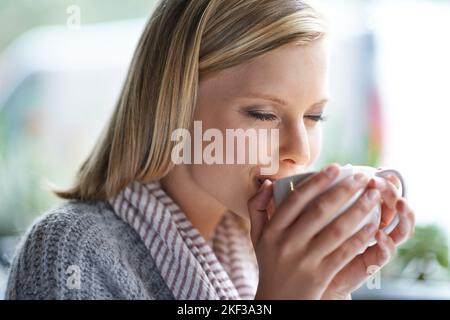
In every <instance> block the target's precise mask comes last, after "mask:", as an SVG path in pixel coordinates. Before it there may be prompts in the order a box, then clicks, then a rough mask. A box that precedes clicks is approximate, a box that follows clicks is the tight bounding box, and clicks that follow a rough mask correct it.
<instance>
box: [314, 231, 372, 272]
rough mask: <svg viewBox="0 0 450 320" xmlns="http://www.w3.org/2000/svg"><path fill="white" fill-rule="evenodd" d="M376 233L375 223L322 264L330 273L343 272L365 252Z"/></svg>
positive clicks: (348, 241)
mask: <svg viewBox="0 0 450 320" xmlns="http://www.w3.org/2000/svg"><path fill="white" fill-rule="evenodd" d="M376 231H377V226H376V225H374V224H373V223H370V224H368V225H366V226H364V228H362V229H361V230H360V231H358V232H357V233H356V234H355V235H354V236H352V237H351V238H350V239H348V240H347V241H346V242H345V243H344V244H342V245H341V246H340V247H339V248H338V249H337V250H335V251H334V252H332V253H331V254H329V255H328V256H327V257H326V258H325V259H324V260H323V262H322V264H323V266H324V268H326V270H327V271H328V272H330V273H332V272H338V271H339V270H341V269H342V268H343V267H344V266H346V265H347V264H348V263H350V261H352V260H353V259H354V258H355V256H357V255H358V254H360V253H361V252H363V251H365V249H366V248H367V246H368V245H369V243H370V241H371V240H372V239H373V236H374V235H375V233H376Z"/></svg>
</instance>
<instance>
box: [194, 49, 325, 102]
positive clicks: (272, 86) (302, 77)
mask: <svg viewBox="0 0 450 320" xmlns="http://www.w3.org/2000/svg"><path fill="white" fill-rule="evenodd" d="M327 73H328V48H327V44H326V42H325V41H323V40H320V41H316V42H314V43H312V44H310V45H308V46H296V45H286V46H283V47H280V48H277V49H275V50H272V51H270V52H268V53H266V54H264V55H262V56H258V57H256V58H254V59H252V60H250V61H248V62H246V63H243V64H241V65H238V66H234V67H231V68H228V69H225V70H223V71H221V72H219V73H217V74H215V75H213V76H211V77H209V78H207V79H205V80H203V81H201V82H200V93H205V94H207V93H208V92H207V91H210V92H209V93H212V92H214V94H215V95H216V97H217V95H224V96H228V97H230V96H239V95H246V94H247V93H250V92H267V93H275V94H278V95H282V96H283V97H284V98H286V97H290V98H292V99H296V98H299V99H305V98H306V97H305V96H314V97H315V98H316V97H317V96H323V95H326V91H327Z"/></svg>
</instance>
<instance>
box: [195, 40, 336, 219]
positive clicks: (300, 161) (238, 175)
mask: <svg viewBox="0 0 450 320" xmlns="http://www.w3.org/2000/svg"><path fill="white" fill-rule="evenodd" d="M327 74H328V52H327V46H326V42H325V40H320V41H316V42H314V43H312V44H311V45H309V46H295V45H286V46H283V47H281V48H278V49H275V50H273V51H271V52H269V53H267V54H265V55H263V56H259V57H257V58H255V59H253V60H251V61H249V62H247V63H244V64H241V65H238V66H235V67H231V68H228V69H226V70H223V71H221V72H219V73H215V74H213V75H211V76H208V77H206V78H203V79H201V81H200V84H199V93H198V100H197V106H196V110H195V114H194V119H195V120H196V121H201V122H202V130H203V132H204V131H206V130H207V129H212V128H214V129H218V130H220V132H222V136H223V138H224V141H223V142H224V143H223V145H224V149H223V155H224V158H225V156H226V150H225V145H226V129H239V128H240V129H244V130H247V129H251V128H253V129H267V130H269V129H278V130H279V131H278V135H279V141H278V145H279V148H278V159H277V161H278V165H277V166H278V170H277V172H275V173H274V174H272V175H270V176H267V175H266V176H265V177H266V178H271V179H274V180H275V179H279V178H282V177H285V176H288V175H293V174H298V173H302V172H305V171H307V170H308V167H309V166H310V165H311V164H312V163H313V162H314V160H315V159H316V158H317V156H318V155H319V152H320V147H321V123H320V121H321V116H322V114H323V112H324V108H325V104H326V100H327V97H328V81H327V78H328V75H327ZM268 132H269V133H268V137H270V131H268ZM210 143H211V142H203V150H205V149H204V148H205V147H206V146H207V145H208V144H210ZM268 147H269V148H270V146H268ZM236 151H237V150H236V149H235V154H236ZM241 151H242V150H241ZM249 151H250V152H251V151H252V150H247V151H246V152H247V153H248V152H249ZM253 151H254V150H253ZM274 154H275V153H272V155H274ZM224 161H225V160H224ZM248 162H249V159H248V158H247V159H246V164H236V163H235V164H205V163H204V162H203V164H192V165H187V167H186V169H187V170H188V173H189V175H190V177H191V178H192V180H193V183H195V184H196V185H197V186H196V187H199V188H201V189H202V191H204V192H205V193H206V194H208V195H209V196H210V197H211V198H212V199H211V200H212V201H218V202H219V203H221V204H222V205H223V206H224V207H225V208H227V209H228V210H231V211H233V212H235V213H236V214H239V215H240V216H243V217H246V216H247V215H248V212H247V201H248V199H249V198H250V197H251V196H252V195H254V194H255V192H256V191H257V189H258V188H259V185H260V180H261V168H263V167H266V168H267V167H268V165H267V163H266V164H262V163H261V162H259V163H256V164H255V163H248Z"/></svg>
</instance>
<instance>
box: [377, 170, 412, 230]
mask: <svg viewBox="0 0 450 320" xmlns="http://www.w3.org/2000/svg"><path fill="white" fill-rule="evenodd" d="M375 175H376V176H377V177H380V178H386V177H387V176H395V177H397V178H398V180H400V184H401V186H400V191H401V194H402V197H403V198H406V185H405V180H404V179H403V176H402V175H401V174H400V172H398V171H397V170H394V169H385V170H380V171H378V172H376V173H375ZM399 219H400V218H399V215H398V212H396V213H395V215H394V218H393V219H392V221H391V222H390V223H389V225H387V226H386V227H384V228H383V232H384V233H386V234H389V233H391V232H392V231H393V230H394V228H395V227H396V226H397V224H398V222H399Z"/></svg>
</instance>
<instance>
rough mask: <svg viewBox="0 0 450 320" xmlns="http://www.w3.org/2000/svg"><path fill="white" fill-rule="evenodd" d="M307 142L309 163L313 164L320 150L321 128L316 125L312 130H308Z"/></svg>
mask: <svg viewBox="0 0 450 320" xmlns="http://www.w3.org/2000/svg"><path fill="white" fill-rule="evenodd" d="M308 141H309V147H310V152H311V162H314V160H316V159H317V158H318V157H319V155H320V151H321V150H322V127H321V125H320V124H317V125H316V126H315V127H314V128H311V129H310V130H308Z"/></svg>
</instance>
